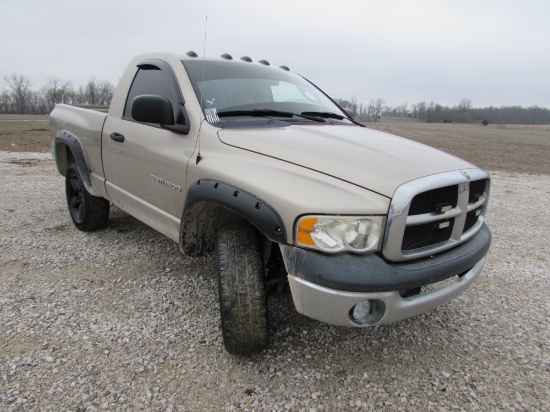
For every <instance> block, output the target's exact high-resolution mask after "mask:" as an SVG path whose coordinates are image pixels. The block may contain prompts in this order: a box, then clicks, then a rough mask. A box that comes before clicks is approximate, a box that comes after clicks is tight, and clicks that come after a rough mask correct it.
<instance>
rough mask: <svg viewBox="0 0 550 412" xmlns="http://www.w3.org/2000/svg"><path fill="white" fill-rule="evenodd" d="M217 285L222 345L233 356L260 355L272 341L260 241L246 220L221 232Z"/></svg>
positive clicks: (222, 229)
mask: <svg viewBox="0 0 550 412" xmlns="http://www.w3.org/2000/svg"><path fill="white" fill-rule="evenodd" d="M217 249H218V267H219V270H218V285H219V299H220V314H221V323H222V333H223V343H224V346H225V349H226V350H227V351H228V352H229V353H232V354H237V355H246V354H252V353H258V352H261V351H262V350H264V349H265V348H267V345H268V342H269V328H268V313H267V291H266V277H265V269H264V262H263V257H262V248H261V240H260V235H259V233H258V231H257V230H256V229H255V228H254V227H253V226H251V225H250V224H248V223H247V222H245V221H239V222H233V223H230V224H228V225H226V226H223V227H221V228H220V230H219V233H218V247H217Z"/></svg>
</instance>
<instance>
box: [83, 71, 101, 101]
mask: <svg viewBox="0 0 550 412" xmlns="http://www.w3.org/2000/svg"><path fill="white" fill-rule="evenodd" d="M85 90H86V91H85V96H86V103H88V104H93V105H96V104H99V83H98V81H97V80H96V78H95V77H92V78H91V79H90V80H88V83H86V89H85Z"/></svg>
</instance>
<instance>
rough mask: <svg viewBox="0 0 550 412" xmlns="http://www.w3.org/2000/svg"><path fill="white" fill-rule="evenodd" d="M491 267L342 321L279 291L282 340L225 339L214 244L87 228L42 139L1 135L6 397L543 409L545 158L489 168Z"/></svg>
mask: <svg viewBox="0 0 550 412" xmlns="http://www.w3.org/2000/svg"><path fill="white" fill-rule="evenodd" d="M492 176H493V185H492V194H491V199H490V205H489V206H490V211H489V213H488V222H489V225H490V226H491V229H492V232H493V235H494V239H493V245H492V248H491V250H490V253H489V259H488V263H487V265H486V267H485V270H484V272H483V274H482V276H481V278H480V280H479V281H478V282H477V283H476V284H475V285H474V286H473V287H472V288H471V289H470V290H469V291H468V292H466V293H465V294H463V295H461V296H460V297H459V298H457V299H456V300H454V301H452V302H451V303H449V304H447V305H445V306H443V307H440V308H438V309H437V310H434V311H432V312H430V313H428V314H424V315H421V316H418V317H416V318H414V319H410V320H407V321H403V322H400V323H396V324H392V325H384V326H380V327H374V328H369V329H347V328H338V327H332V326H328V325H324V324H321V323H319V322H316V321H313V320H310V319H308V318H306V317H304V316H301V315H299V314H297V313H296V312H295V310H294V308H293V304H292V300H291V297H290V295H289V294H282V295H275V296H272V297H270V311H271V315H270V316H271V319H270V322H271V328H272V330H271V332H272V341H273V344H272V346H271V348H270V349H269V350H268V351H267V352H265V353H262V354H260V355H257V356H252V357H235V356H231V355H229V354H227V353H226V352H225V351H224V349H223V345H222V339H221V331H220V326H219V317H218V308H217V296H216V295H217V282H216V278H215V258H214V256H208V257H206V258H200V259H197V258H195V259H191V258H186V257H183V256H182V255H181V254H180V253H179V249H178V247H177V245H176V244H175V243H173V242H171V241H170V240H168V239H167V238H165V237H163V236H162V235H159V234H157V233H156V232H154V231H153V230H152V229H149V228H148V227H146V226H144V225H143V224H141V223H140V222H138V221H136V220H135V219H133V218H132V217H130V216H128V215H127V214H125V213H123V212H121V211H119V210H117V209H116V208H115V209H114V210H112V213H111V223H110V225H109V226H108V228H106V229H104V230H101V231H98V232H94V233H82V232H79V231H78V230H76V229H75V228H74V227H73V225H72V222H71V221H70V218H69V215H68V212H67V210H66V205H65V199H64V190H63V178H62V177H61V176H60V175H58V174H57V173H56V171H55V166H54V164H53V162H52V161H51V160H50V159H49V156H48V155H47V154H38V153H7V152H0V222H1V226H0V230H1V232H0V271H1V273H0V305H1V310H0V411H12V410H40V411H49V410H51V411H60V410H73V411H77V410H80V411H84V410H89V411H94V410H112V411H117V410H132V411H134V410H154V411H196V410H212V411H219V410H293V411H298V410H304V411H316V410H325V411H334V410H372V409H384V410H414V411H417V410H434V411H436V410H468V411H470V410H477V409H479V410H541V411H543V410H546V411H547V410H550V394H549V387H550V357H549V349H550V343H549V322H548V318H549V315H550V300H549V299H548V295H549V293H550V281H549V279H550V278H549V268H550V264H549V262H550V258H549V256H550V247H549V245H550V235H549V233H548V227H549V222H550V216H549V209H548V208H547V207H546V205H547V204H549V203H550V176H548V175H524V174H513V173H506V172H495V173H493V174H492Z"/></svg>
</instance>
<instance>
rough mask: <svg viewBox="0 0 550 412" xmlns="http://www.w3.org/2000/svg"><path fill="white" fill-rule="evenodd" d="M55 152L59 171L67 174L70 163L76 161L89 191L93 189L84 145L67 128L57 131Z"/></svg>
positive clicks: (64, 174)
mask: <svg viewBox="0 0 550 412" xmlns="http://www.w3.org/2000/svg"><path fill="white" fill-rule="evenodd" d="M54 154H55V163H56V165H57V170H58V171H59V173H60V174H62V175H63V176H66V175H67V169H68V167H69V165H70V164H71V163H75V164H76V167H77V168H78V171H79V173H80V177H81V178H82V182H83V183H84V186H85V187H86V189H87V190H88V191H91V187H92V181H91V179H90V170H89V168H88V165H87V163H86V158H85V157H84V151H83V150H82V145H81V144H80V141H79V140H78V138H77V137H76V136H75V135H74V134H73V133H71V132H69V131H67V130H60V131H59V132H57V135H56V136H55V141H54ZM73 161H74V162H73Z"/></svg>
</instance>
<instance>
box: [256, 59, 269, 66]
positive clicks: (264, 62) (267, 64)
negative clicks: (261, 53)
mask: <svg viewBox="0 0 550 412" xmlns="http://www.w3.org/2000/svg"><path fill="white" fill-rule="evenodd" d="M258 63H261V64H263V65H264V66H269V62H268V61H267V60H260V61H259V62H258Z"/></svg>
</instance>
